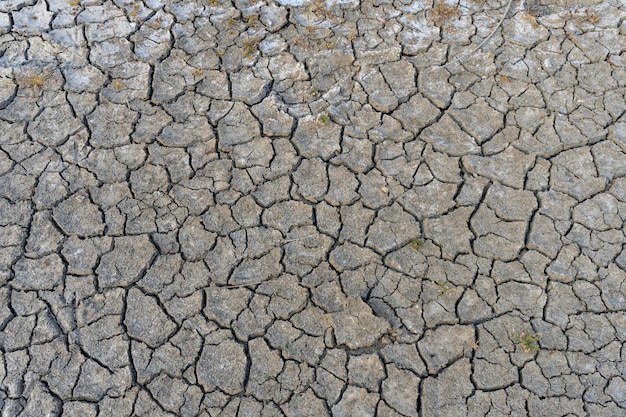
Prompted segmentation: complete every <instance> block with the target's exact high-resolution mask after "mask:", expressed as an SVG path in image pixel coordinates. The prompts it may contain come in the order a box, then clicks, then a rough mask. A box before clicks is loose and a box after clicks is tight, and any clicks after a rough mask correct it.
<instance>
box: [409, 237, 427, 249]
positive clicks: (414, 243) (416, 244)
mask: <svg viewBox="0 0 626 417" xmlns="http://www.w3.org/2000/svg"><path fill="white" fill-rule="evenodd" d="M424 245H425V243H424V241H423V240H422V239H420V238H419V237H414V238H412V239H411V247H412V248H413V249H415V250H419V249H420V248H421V247H422V246H424Z"/></svg>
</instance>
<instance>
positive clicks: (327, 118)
mask: <svg viewBox="0 0 626 417" xmlns="http://www.w3.org/2000/svg"><path fill="white" fill-rule="evenodd" d="M317 121H318V122H320V123H324V124H326V123H328V122H330V116H329V115H328V113H320V114H319V115H318V116H317Z"/></svg>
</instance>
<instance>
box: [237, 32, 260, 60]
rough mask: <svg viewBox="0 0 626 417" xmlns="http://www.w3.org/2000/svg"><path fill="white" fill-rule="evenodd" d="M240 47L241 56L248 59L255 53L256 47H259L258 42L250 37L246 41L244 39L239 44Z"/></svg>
mask: <svg viewBox="0 0 626 417" xmlns="http://www.w3.org/2000/svg"><path fill="white" fill-rule="evenodd" d="M241 45H242V47H243V54H244V55H245V56H246V58H250V57H251V56H252V54H254V52H255V51H256V49H257V46H258V45H259V40H258V39H257V38H255V37H251V38H248V39H244V40H243V41H242V42H241Z"/></svg>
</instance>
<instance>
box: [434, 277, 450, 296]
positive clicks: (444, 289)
mask: <svg viewBox="0 0 626 417" xmlns="http://www.w3.org/2000/svg"><path fill="white" fill-rule="evenodd" d="M435 284H437V286H438V287H439V295H446V294H447V293H448V291H450V290H451V289H452V287H450V284H448V283H447V282H446V281H443V280H437V281H435Z"/></svg>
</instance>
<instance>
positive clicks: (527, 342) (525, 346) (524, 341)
mask: <svg viewBox="0 0 626 417" xmlns="http://www.w3.org/2000/svg"><path fill="white" fill-rule="evenodd" d="M514 337H515V341H516V342H517V343H519V344H520V345H521V346H522V350H523V351H524V352H525V353H529V352H536V351H538V350H539V341H540V340H541V337H542V335H541V333H531V332H530V331H528V332H524V331H523V332H521V333H518V334H515V335H514Z"/></svg>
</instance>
